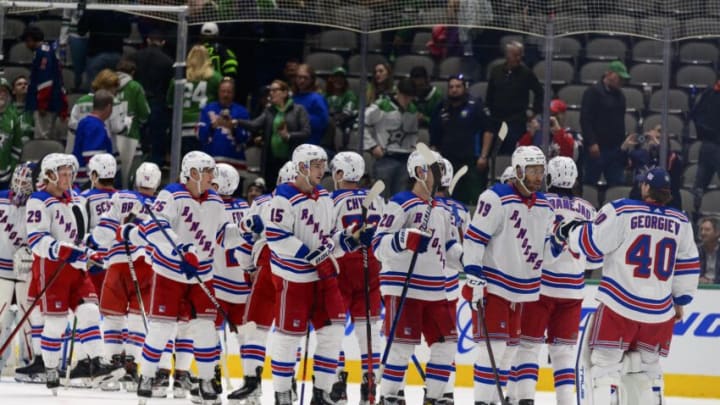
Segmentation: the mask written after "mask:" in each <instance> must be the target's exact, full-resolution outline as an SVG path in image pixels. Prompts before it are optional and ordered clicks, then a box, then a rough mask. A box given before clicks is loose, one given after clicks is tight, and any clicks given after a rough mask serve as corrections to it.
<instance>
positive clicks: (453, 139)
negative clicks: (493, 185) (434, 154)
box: [430, 97, 490, 166]
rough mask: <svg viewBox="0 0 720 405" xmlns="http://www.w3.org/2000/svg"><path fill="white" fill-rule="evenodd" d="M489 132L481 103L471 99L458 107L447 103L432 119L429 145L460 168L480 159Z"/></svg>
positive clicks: (439, 107)
mask: <svg viewBox="0 0 720 405" xmlns="http://www.w3.org/2000/svg"><path fill="white" fill-rule="evenodd" d="M488 130H490V128H489V122H488V117H487V115H486V113H485V110H484V108H483V102H482V99H477V100H473V99H470V98H469V97H468V98H466V99H465V100H464V101H463V102H462V103H461V104H460V105H459V106H453V105H451V104H450V103H449V101H448V100H445V101H444V102H443V103H441V104H440V105H439V106H438V107H437V108H436V109H435V113H434V114H433V116H432V117H431V119H430V144H431V145H432V146H434V147H435V148H437V150H438V151H440V154H442V155H443V156H444V157H445V158H447V159H448V160H449V161H450V162H451V163H452V164H453V165H455V166H457V165H459V164H465V163H467V162H468V161H470V160H474V159H476V158H477V157H478V156H480V152H481V149H482V140H483V133H484V132H485V131H488Z"/></svg>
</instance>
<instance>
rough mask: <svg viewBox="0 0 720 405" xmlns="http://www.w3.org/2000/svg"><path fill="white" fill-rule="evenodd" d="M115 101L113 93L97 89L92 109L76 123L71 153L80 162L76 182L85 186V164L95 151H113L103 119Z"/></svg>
mask: <svg viewBox="0 0 720 405" xmlns="http://www.w3.org/2000/svg"><path fill="white" fill-rule="evenodd" d="M114 102H115V97H114V95H113V94H112V93H111V92H109V91H107V90H98V91H96V92H95V95H94V97H93V104H92V111H91V112H90V114H89V115H87V116H86V117H85V118H83V119H82V120H80V123H78V126H77V131H76V132H75V141H74V144H73V148H72V153H73V155H75V158H77V160H78V162H79V163H80V169H79V170H78V174H77V178H76V183H77V185H78V187H80V188H81V189H82V188H85V186H87V185H88V184H89V181H90V178H89V176H88V172H87V164H88V162H89V161H90V158H92V157H93V156H94V155H95V154H97V153H113V144H112V139H111V138H110V134H109V133H108V131H107V129H106V128H105V121H106V120H107V119H108V118H110V115H111V114H112V110H113V103H114Z"/></svg>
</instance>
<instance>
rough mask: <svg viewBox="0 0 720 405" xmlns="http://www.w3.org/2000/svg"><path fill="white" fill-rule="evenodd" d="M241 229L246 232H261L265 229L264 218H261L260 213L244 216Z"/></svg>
mask: <svg viewBox="0 0 720 405" xmlns="http://www.w3.org/2000/svg"><path fill="white" fill-rule="evenodd" d="M241 229H242V231H243V232H245V233H249V232H252V233H261V232H262V231H263V230H264V229H265V224H263V221H262V218H260V215H257V214H255V215H251V216H249V217H246V218H243V220H242V225H241Z"/></svg>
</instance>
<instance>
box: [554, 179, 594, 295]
mask: <svg viewBox="0 0 720 405" xmlns="http://www.w3.org/2000/svg"><path fill="white" fill-rule="evenodd" d="M545 198H546V199H547V200H548V202H549V203H550V206H551V207H553V210H554V211H555V218H556V221H561V220H562V219H563V218H576V219H580V220H584V221H591V220H593V219H594V218H595V214H596V210H595V207H593V206H592V204H590V203H589V202H587V201H585V200H583V199H582V198H579V197H566V196H560V195H557V194H554V193H547V194H545ZM601 266H602V259H601V258H589V257H587V256H584V255H578V254H573V253H572V252H570V251H569V250H568V249H567V248H564V249H563V251H562V253H560V255H559V256H558V257H557V258H556V259H555V261H553V263H548V264H547V265H545V266H543V269H542V280H541V282H540V294H542V295H545V296H548V297H556V298H567V299H572V298H575V299H582V298H583V292H582V290H583V287H585V270H586V269H597V268H600V267H601Z"/></svg>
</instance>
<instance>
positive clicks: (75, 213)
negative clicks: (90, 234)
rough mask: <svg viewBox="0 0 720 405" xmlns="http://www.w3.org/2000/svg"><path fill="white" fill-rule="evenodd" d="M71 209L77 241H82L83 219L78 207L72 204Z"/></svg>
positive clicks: (83, 231)
mask: <svg viewBox="0 0 720 405" xmlns="http://www.w3.org/2000/svg"><path fill="white" fill-rule="evenodd" d="M71 209H72V213H73V216H74V217H75V225H76V226H77V232H78V233H77V240H78V241H82V240H84V239H85V217H84V216H83V213H82V209H81V208H80V206H78V205H75V204H73V206H72V208H71Z"/></svg>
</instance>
